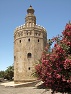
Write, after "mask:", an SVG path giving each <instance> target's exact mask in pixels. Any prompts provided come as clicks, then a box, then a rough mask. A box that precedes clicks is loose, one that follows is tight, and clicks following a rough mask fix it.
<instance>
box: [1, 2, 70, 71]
mask: <svg viewBox="0 0 71 94" xmlns="http://www.w3.org/2000/svg"><path fill="white" fill-rule="evenodd" d="M30 5H32V7H33V8H34V9H35V16H36V18H37V24H38V25H41V26H43V27H45V28H46V30H47V34H48V35H47V38H52V37H53V36H56V35H58V34H61V32H62V31H63V30H64V27H65V25H66V23H68V22H69V20H71V0H0V70H5V69H6V68H7V67H8V66H10V65H12V64H13V63H14V60H13V53H14V51H13V48H14V44H13V41H14V38H13V34H14V30H15V28H16V27H17V26H20V25H22V24H24V23H25V16H26V14H27V12H26V10H27V9H28V8H29V6H30Z"/></svg>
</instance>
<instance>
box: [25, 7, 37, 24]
mask: <svg viewBox="0 0 71 94" xmlns="http://www.w3.org/2000/svg"><path fill="white" fill-rule="evenodd" d="M34 12H35V11H34V9H33V8H32V6H30V7H29V8H28V9H27V15H26V18H25V24H26V25H30V24H31V25H35V24H36V17H35V15H34Z"/></svg>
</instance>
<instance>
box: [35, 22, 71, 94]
mask: <svg viewBox="0 0 71 94" xmlns="http://www.w3.org/2000/svg"><path fill="white" fill-rule="evenodd" d="M53 42H54V47H53V48H52V49H51V50H49V48H50V45H51V44H52V43H53ZM35 68H36V74H37V75H38V78H39V79H41V80H42V81H43V82H44V85H45V86H46V87H48V88H49V89H51V90H52V94H54V92H61V93H71V23H68V24H66V26H65V30H64V31H63V32H62V37H60V36H58V37H55V38H53V39H51V40H50V42H49V43H48V44H47V47H46V48H45V50H44V52H43V53H42V57H41V60H40V63H39V64H37V65H36V67H35Z"/></svg>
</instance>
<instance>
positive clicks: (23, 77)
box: [14, 6, 47, 83]
mask: <svg viewBox="0 0 71 94" xmlns="http://www.w3.org/2000/svg"><path fill="white" fill-rule="evenodd" d="M46 43H47V33H46V30H45V29H44V28H43V27H41V26H38V25H36V17H35V15H34V9H33V8H32V6H30V7H29V8H28V9H27V15H26V18H25V24H24V25H21V26H19V27H17V28H16V29H15V32H14V82H15V83H19V82H24V81H33V80H35V77H33V76H32V73H33V72H34V71H35V68H34V67H35V64H36V63H37V61H38V60H39V59H40V57H41V54H42V51H43V49H44V47H45V46H46Z"/></svg>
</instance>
